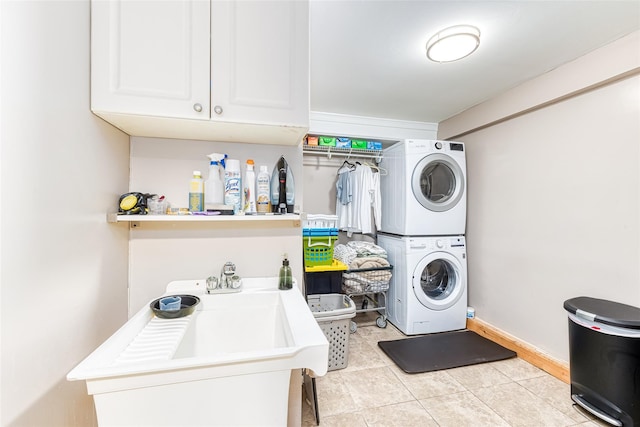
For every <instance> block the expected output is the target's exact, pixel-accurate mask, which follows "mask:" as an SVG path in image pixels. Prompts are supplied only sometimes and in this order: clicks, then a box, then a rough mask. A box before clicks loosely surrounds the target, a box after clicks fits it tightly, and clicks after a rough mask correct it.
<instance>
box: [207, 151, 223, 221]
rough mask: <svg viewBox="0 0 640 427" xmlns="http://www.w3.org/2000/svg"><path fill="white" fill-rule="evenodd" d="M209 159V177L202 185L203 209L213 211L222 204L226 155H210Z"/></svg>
mask: <svg viewBox="0 0 640 427" xmlns="http://www.w3.org/2000/svg"><path fill="white" fill-rule="evenodd" d="M207 157H209V159H210V162H209V177H208V178H207V180H206V181H205V183H204V208H205V210H207V209H215V208H216V207H217V205H222V204H224V162H225V159H226V158H227V155H226V154H220V153H211V154H209V155H208V156H207Z"/></svg>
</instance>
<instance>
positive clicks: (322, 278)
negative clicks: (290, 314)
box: [304, 271, 342, 295]
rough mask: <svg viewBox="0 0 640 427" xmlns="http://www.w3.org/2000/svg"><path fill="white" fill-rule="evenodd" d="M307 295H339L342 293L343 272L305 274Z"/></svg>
mask: <svg viewBox="0 0 640 427" xmlns="http://www.w3.org/2000/svg"><path fill="white" fill-rule="evenodd" d="M304 283H305V289H306V291H307V292H306V293H307V295H317V294H339V293H341V292H342V271H316V272H305V273H304Z"/></svg>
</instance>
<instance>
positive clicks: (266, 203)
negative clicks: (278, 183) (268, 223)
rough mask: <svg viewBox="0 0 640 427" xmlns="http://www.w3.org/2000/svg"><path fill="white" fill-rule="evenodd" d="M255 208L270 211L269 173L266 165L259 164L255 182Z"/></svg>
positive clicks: (263, 211)
mask: <svg viewBox="0 0 640 427" xmlns="http://www.w3.org/2000/svg"><path fill="white" fill-rule="evenodd" d="M256 210H257V211H258V212H262V213H267V212H271V175H270V174H269V169H268V168H267V165H262V166H260V172H259V173H258V178H257V184H256Z"/></svg>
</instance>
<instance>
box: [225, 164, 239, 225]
mask: <svg viewBox="0 0 640 427" xmlns="http://www.w3.org/2000/svg"><path fill="white" fill-rule="evenodd" d="M224 204H225V205H229V206H233V214H234V215H238V213H239V212H241V211H242V178H241V176H240V160H237V159H227V164H226V166H225V170H224Z"/></svg>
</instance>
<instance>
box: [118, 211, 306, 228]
mask: <svg viewBox="0 0 640 427" xmlns="http://www.w3.org/2000/svg"><path fill="white" fill-rule="evenodd" d="M300 221H301V216H300V215H297V214H283V215H273V214H265V215H118V214H116V213H108V214H107V222H128V223H139V222H215V223H219V222H265V223H270V222H277V223H286V222H290V223H291V226H292V227H300V223H301V222H300Z"/></svg>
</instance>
